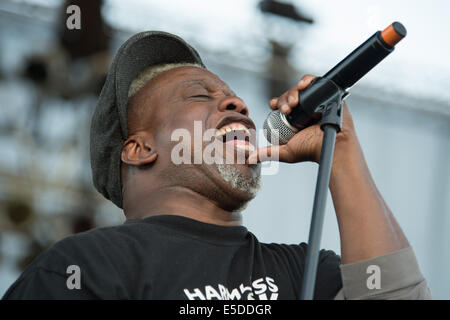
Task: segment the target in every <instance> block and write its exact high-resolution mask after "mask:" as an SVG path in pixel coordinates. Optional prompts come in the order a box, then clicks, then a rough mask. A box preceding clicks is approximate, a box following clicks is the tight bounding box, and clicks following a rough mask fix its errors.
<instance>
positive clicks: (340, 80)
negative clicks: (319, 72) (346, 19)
mask: <svg viewBox="0 0 450 320" xmlns="http://www.w3.org/2000/svg"><path fill="white" fill-rule="evenodd" d="M405 36H406V29H405V27H404V26H403V25H402V24H401V23H399V22H394V23H392V24H391V25H389V26H388V27H387V28H386V29H384V30H383V31H378V32H376V33H375V34H374V35H372V36H371V37H370V38H369V39H367V40H366V41H365V42H364V43H363V44H361V45H360V46H359V47H358V48H356V49H355V50H354V51H353V52H351V53H350V54H349V55H348V56H347V57H346V58H345V59H344V60H342V61H341V62H340V63H338V64H337V65H336V66H335V67H334V68H332V69H331V70H330V71H329V72H327V73H326V74H325V75H324V76H323V77H314V76H311V75H307V76H304V77H303V78H302V80H301V81H300V82H299V83H298V84H297V85H296V86H294V87H292V88H291V89H290V90H288V91H287V92H285V93H284V94H283V95H281V96H280V97H278V98H274V99H272V100H271V101H270V107H271V108H272V109H274V111H272V112H271V113H270V114H269V116H268V117H267V119H266V121H265V123H264V129H265V135H266V138H267V140H269V142H272V143H273V144H274V145H273V146H270V147H263V148H260V149H258V150H256V151H255V152H254V153H253V154H252V155H250V157H249V160H248V161H249V163H252V162H251V161H256V159H258V160H259V161H264V160H266V159H265V158H264V157H262V155H264V156H267V158H268V159H270V157H271V154H272V153H273V152H274V151H276V152H278V153H279V161H282V162H290V163H292V162H301V161H315V162H318V161H319V157H320V148H321V141H322V136H323V133H322V132H321V130H320V127H319V125H318V124H317V123H318V121H319V120H320V118H321V116H322V113H321V111H322V108H321V107H323V105H322V103H324V102H325V101H327V99H328V98H330V96H329V95H330V94H331V93H333V91H334V92H335V90H340V91H341V92H346V90H347V89H348V88H350V87H351V86H353V85H354V84H355V83H356V82H357V81H358V80H359V79H361V78H362V77H363V76H364V75H365V74H366V73H368V72H369V71H370V70H371V69H372V68H373V67H375V66H376V65H377V64H378V63H379V62H381V61H382V60H383V59H384V58H385V57H386V56H387V55H389V54H390V53H391V52H392V51H393V50H394V46H395V45H396V44H397V43H398V42H399V41H400V40H402V39H403V38H404V37H405ZM347 124H348V126H347ZM303 131H305V132H303ZM353 135H354V128H353V123H352V120H351V116H350V114H349V112H348V110H347V108H346V107H345V103H343V126H342V132H341V134H339V135H338V136H337V139H338V141H337V142H339V140H342V138H343V137H344V136H347V137H351V136H353ZM272 137H276V138H277V140H278V143H277V141H271V140H272ZM275 144H279V146H276V145H275ZM262 150H264V152H261V151H262Z"/></svg>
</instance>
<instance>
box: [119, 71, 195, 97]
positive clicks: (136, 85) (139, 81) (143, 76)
mask: <svg viewBox="0 0 450 320" xmlns="http://www.w3.org/2000/svg"><path fill="white" fill-rule="evenodd" d="M179 67H198V68H203V67H202V66H201V65H199V64H197V63H187V62H183V63H166V64H158V65H154V66H150V67H148V68H145V69H144V70H142V71H141V72H140V73H139V74H138V75H137V77H136V78H135V79H134V80H133V82H131V85H130V88H129V89H128V99H130V98H131V97H132V96H134V95H135V94H136V93H137V92H138V91H139V90H140V89H141V88H142V87H144V86H145V85H146V84H147V83H148V82H149V81H150V80H152V79H153V78H154V77H156V76H157V75H159V74H161V73H163V72H165V71H169V70H171V69H174V68H179Z"/></svg>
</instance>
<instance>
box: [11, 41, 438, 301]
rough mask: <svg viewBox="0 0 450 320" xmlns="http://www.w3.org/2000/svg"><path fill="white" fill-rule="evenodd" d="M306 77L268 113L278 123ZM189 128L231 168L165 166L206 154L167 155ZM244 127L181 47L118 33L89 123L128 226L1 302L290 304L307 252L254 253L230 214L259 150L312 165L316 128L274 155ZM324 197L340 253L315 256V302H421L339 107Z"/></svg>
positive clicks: (418, 283) (243, 113)
mask: <svg viewBox="0 0 450 320" xmlns="http://www.w3.org/2000/svg"><path fill="white" fill-rule="evenodd" d="M313 78H314V77H313V76H305V77H303V78H302V79H301V80H300V82H299V83H298V84H297V85H296V86H294V87H293V88H291V89H290V90H289V91H287V92H285V93H284V94H283V95H281V96H280V97H278V98H274V99H272V100H271V101H270V103H269V105H270V107H271V108H272V109H279V110H280V111H281V112H283V113H284V114H289V113H290V112H291V111H292V109H293V108H294V107H295V106H296V105H297V103H298V92H299V91H300V90H302V89H304V88H306V87H307V86H308V85H309V84H310V82H311V81H312V79H313ZM195 125H199V126H200V128H201V129H202V131H203V132H206V131H208V130H212V131H213V132H214V135H213V141H214V143H215V144H216V145H219V148H216V153H215V159H216V160H217V158H219V159H222V160H223V159H224V158H227V159H228V158H229V155H230V154H232V155H241V156H243V157H244V161H243V162H239V161H234V162H229V161H214V162H212V163H211V162H207V161H184V162H182V163H179V162H178V161H174V155H175V156H182V157H183V158H184V159H193V158H194V156H195V154H196V153H198V151H199V150H200V153H202V154H205V153H204V151H205V150H206V148H208V147H209V144H208V142H207V141H204V140H202V141H197V140H198V139H197V140H195V139H193V140H192V141H188V142H192V144H191V143H187V141H184V143H185V146H188V147H187V148H185V149H183V150H182V151H181V153H183V154H180V153H179V152H174V148H175V147H177V146H178V147H179V145H178V144H179V143H180V142H179V141H174V140H173V139H172V136H173V133H174V132H175V131H176V130H180V129H182V130H183V132H185V133H186V132H187V133H189V134H190V137H195V132H194V131H195ZM254 129H255V125H254V123H253V122H252V120H251V119H250V118H249V109H248V107H247V106H246V105H245V103H244V101H243V100H242V99H240V98H239V97H238V96H237V95H236V94H235V93H234V92H233V91H232V90H231V88H229V87H228V85H227V84H226V83H225V82H223V81H222V80H221V79H220V78H219V77H218V76H217V75H215V74H213V73H212V72H210V71H208V70H207V69H206V67H205V66H204V64H203V63H202V61H201V58H200V56H199V55H198V53H197V52H196V51H195V49H193V48H192V47H191V46H190V45H188V44H187V43H186V42H184V41H183V40H182V39H180V38H179V37H177V36H174V35H171V34H168V33H164V32H143V33H139V34H137V35H134V36H133V37H131V38H130V39H129V40H128V41H127V42H126V43H125V44H123V45H122V47H121V48H120V49H119V51H118V53H117V54H116V57H115V59H114V61H113V63H112V65H111V68H110V70H109V74H108V77H107V80H106V83H105V85H104V87H103V90H102V93H101V95H100V98H99V101H98V104H97V107H96V110H95V113H94V115H93V119H92V126H91V167H92V173H93V180H94V185H95V187H96V188H97V190H98V191H99V192H100V193H102V194H103V195H104V196H105V197H106V198H107V199H109V200H111V201H112V202H113V203H115V204H116V205H117V206H119V207H120V208H123V211H124V214H125V216H126V218H127V220H126V222H125V223H124V224H123V225H120V226H115V227H109V228H98V229H94V230H90V231H88V232H84V233H81V234H76V235H73V236H70V237H68V238H66V239H63V240H62V241H60V242H58V243H56V244H55V245H53V246H52V247H51V248H50V249H48V250H47V251H46V252H45V253H43V254H42V255H41V256H39V257H38V258H36V259H35V260H34V261H33V262H32V263H31V265H30V266H29V267H28V268H27V269H26V270H25V271H24V273H23V274H22V275H21V276H20V277H19V279H18V280H17V281H16V282H15V283H14V284H13V285H12V286H11V288H10V289H9V290H8V291H7V292H6V294H5V296H4V299H202V300H211V299H252V300H253V299H260V300H263V299H299V296H300V288H301V285H302V281H303V275H304V266H305V257H306V250H307V249H308V246H307V244H306V243H300V244H293V245H287V244H264V243H260V242H259V241H258V239H257V238H256V237H255V236H254V235H253V234H252V233H251V232H249V231H248V230H247V228H246V227H244V226H242V224H241V223H242V216H241V211H242V210H243V208H245V206H246V204H247V203H248V202H249V201H250V200H252V199H253V198H254V197H255V195H256V192H257V191H258V187H259V181H260V161H264V160H265V159H266V157H263V154H268V155H271V154H275V153H277V154H278V155H279V161H282V162H290V163H296V162H302V161H314V162H319V158H320V150H321V142H322V131H321V130H320V128H319V125H313V126H311V127H308V128H306V129H304V130H302V131H300V132H299V133H297V134H296V135H295V136H294V137H293V138H292V139H291V140H290V141H289V142H288V143H287V144H286V145H283V146H279V147H278V146H272V147H267V148H261V149H256V150H254V149H253V144H252V141H253V140H254V139H252V138H253V136H252V135H254ZM222 147H223V148H222ZM191 151H192V152H191ZM237 159H239V157H236V160H237ZM201 160H203V159H201ZM292 170H295V168H292ZM329 187H330V190H331V195H332V198H333V203H334V207H335V209H336V215H337V219H338V224H339V230H340V238H341V255H340V256H338V255H336V254H335V253H334V252H332V251H326V250H322V251H321V252H320V256H319V263H318V269H317V280H316V287H315V293H314V298H315V299H430V298H431V295H430V292H429V289H428V287H427V283H426V280H425V279H424V277H423V276H422V274H421V272H420V270H419V266H418V263H417V261H416V257H415V255H414V252H413V250H412V248H411V247H410V245H409V243H408V241H407V239H406V237H405V235H404V234H403V232H402V230H401V229H400V227H399V225H398V223H397V221H396V220H395V218H394V216H393V215H392V213H391V211H390V210H389V208H388V206H387V204H386V203H385V202H384V200H383V198H382V197H381V195H380V193H379V192H378V190H377V188H376V186H375V183H374V181H373V180H372V177H371V175H370V172H369V169H368V168H367V165H366V162H365V160H364V156H363V153H362V150H361V147H360V145H359V143H358V140H357V137H356V132H355V129H354V126H353V123H352V118H351V116H350V113H349V111H348V109H347V107H346V106H345V105H344V108H343V124H342V130H341V132H340V133H339V134H338V135H337V140H336V146H335V153H334V158H333V167H332V172H331V180H330V184H329ZM371 268H372V269H373V268H375V269H373V270H375V273H376V279H375V280H373V279H369V277H370V276H371V273H368V270H372V269H371ZM372 280H373V281H372Z"/></svg>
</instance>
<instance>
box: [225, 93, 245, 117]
mask: <svg viewBox="0 0 450 320" xmlns="http://www.w3.org/2000/svg"><path fill="white" fill-rule="evenodd" d="M219 111H222V112H225V111H235V112H239V113H240V114H243V115H245V116H247V117H248V114H249V112H248V108H247V106H246V105H245V103H244V101H242V99H241V98H238V97H226V98H224V99H223V100H222V101H221V102H220V104H219Z"/></svg>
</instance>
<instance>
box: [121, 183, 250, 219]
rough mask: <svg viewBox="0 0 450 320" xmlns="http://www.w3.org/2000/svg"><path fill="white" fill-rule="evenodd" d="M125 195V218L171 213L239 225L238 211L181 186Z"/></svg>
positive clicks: (142, 217)
mask: <svg viewBox="0 0 450 320" xmlns="http://www.w3.org/2000/svg"><path fill="white" fill-rule="evenodd" d="M124 198H125V197H124ZM126 198H127V199H126V201H125V199H124V207H123V208H124V212H125V215H126V217H127V219H144V218H147V217H151V216H156V215H163V214H164V215H167V214H173V215H179V216H184V217H187V218H191V219H194V220H198V221H201V222H205V223H211V224H216V225H221V226H239V225H241V224H242V216H241V213H240V212H232V211H227V210H224V209H222V208H221V207H219V206H218V205H217V203H215V202H213V201H211V200H210V199H208V198H206V197H205V196H203V195H201V194H199V193H197V192H195V191H193V190H191V189H188V188H185V187H178V186H177V187H175V186H171V187H165V188H159V189H155V190H151V192H148V193H147V194H146V195H145V196H142V194H140V195H139V194H136V193H134V194H133V195H127V197H126Z"/></svg>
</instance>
